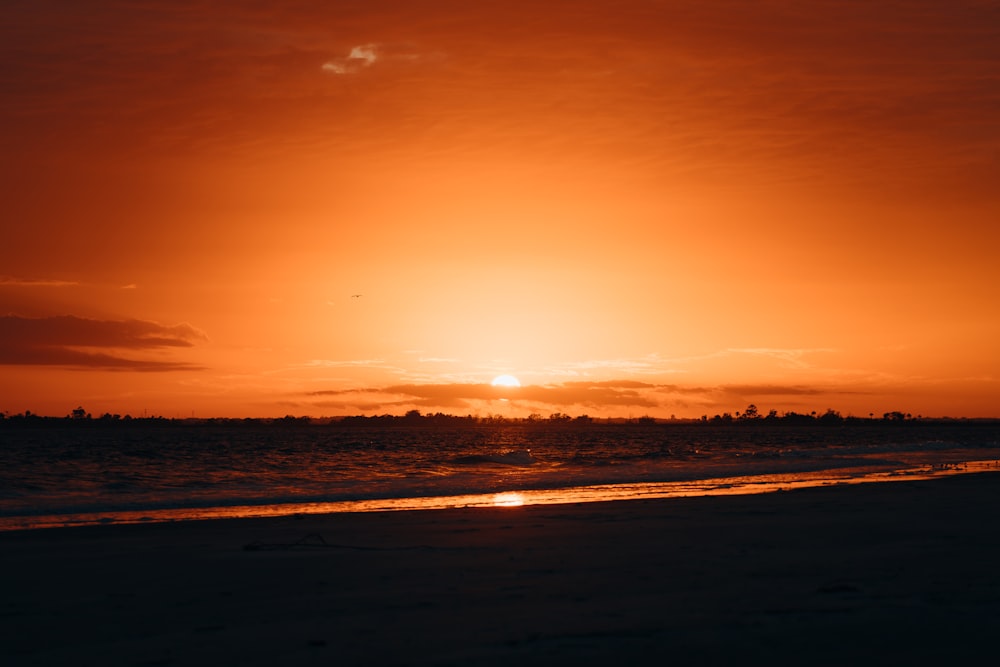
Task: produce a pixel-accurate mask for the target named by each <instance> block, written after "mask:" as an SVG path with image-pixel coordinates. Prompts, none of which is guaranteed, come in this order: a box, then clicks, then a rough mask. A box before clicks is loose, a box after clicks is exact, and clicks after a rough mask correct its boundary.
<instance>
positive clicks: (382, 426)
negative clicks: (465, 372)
mask: <svg viewBox="0 0 1000 667" xmlns="http://www.w3.org/2000/svg"><path fill="white" fill-rule="evenodd" d="M806 421H807V422H809V423H787V422H786V421H785V420H782V419H777V420H752V421H750V422H739V421H736V422H731V423H715V422H707V423H703V422H693V423H692V422H659V423H649V421H648V420H645V421H644V422H642V423H637V422H629V423H620V422H619V423H605V422H598V421H594V422H588V423H579V422H573V421H553V420H541V421H538V422H515V421H507V422H503V421H490V420H485V421H480V420H476V419H471V418H430V417H421V418H417V419H405V418H396V419H385V418H383V419H353V420H347V421H344V422H337V421H334V422H330V423H307V422H305V421H304V420H288V419H286V420H274V421H273V422H269V421H260V420H243V421H240V420H218V421H212V420H209V421H195V420H164V419H135V420H131V421H103V420H69V419H38V418H35V419H10V418H8V419H4V420H2V421H0V530H17V529H33V528H47V527H60V526H71V525H88V524H103V523H136V522H151V521H181V520H196V519H203V518H218V517H251V516H273V515H281V514H296V513H316V512H337V511H378V510H415V509H427V508H437V507H462V506H484V505H514V504H524V503H542V502H549V503H554V502H585V501H590V500H609V499H617V500H627V499H640V498H651V497H669V496H678V495H706V494H713V493H716V494H717V493H753V492H764V491H773V490H781V489H791V488H796V487H798V486H803V485H806V486H808V485H817V484H843V483H857V482H865V481H886V480H892V479H906V478H913V477H931V476H937V475H944V474H955V473H961V472H972V471H980V470H997V469H998V465H1000V464H998V462H997V461H998V459H1000V422H996V421H978V420H905V421H888V420H864V419H843V420H835V421H834V422H833V423H824V422H823V420H819V419H811V420H806ZM998 480H1000V478H998Z"/></svg>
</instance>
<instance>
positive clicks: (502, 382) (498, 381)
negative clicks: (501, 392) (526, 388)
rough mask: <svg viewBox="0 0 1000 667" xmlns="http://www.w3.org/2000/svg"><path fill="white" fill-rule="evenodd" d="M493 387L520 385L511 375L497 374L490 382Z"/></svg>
mask: <svg viewBox="0 0 1000 667" xmlns="http://www.w3.org/2000/svg"><path fill="white" fill-rule="evenodd" d="M490 384H491V385H493V386H494V387H520V386H521V383H520V381H518V379H517V378H516V377H514V376H513V375H498V376H496V377H495V378H493V382H490Z"/></svg>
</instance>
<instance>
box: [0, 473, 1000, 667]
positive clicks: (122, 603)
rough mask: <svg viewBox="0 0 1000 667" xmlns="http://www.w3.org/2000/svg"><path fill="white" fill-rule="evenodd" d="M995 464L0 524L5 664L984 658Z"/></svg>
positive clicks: (990, 605) (996, 578) (998, 576)
mask: <svg viewBox="0 0 1000 667" xmlns="http://www.w3.org/2000/svg"><path fill="white" fill-rule="evenodd" d="M998 489H1000V476H998V475H996V474H995V473H987V474H969V475H959V476H955V477H950V478H945V479H939V480H928V481H911V482H900V483H892V484H864V485H858V486H833V487H826V488H813V489H801V490H796V491H786V492H779V493H772V494H766V495H755V496H734V497H709V498H678V499H666V500H651V501H627V502H614V503H590V504H578V505H556V506H523V507H498V508H490V509H456V510H441V511H415V512H385V513H367V514H338V515H314V516H305V517H301V516H300V517H286V518H274V519H245V520H220V521H196V522H181V523H167V524H148V525H131V526H97V527H88V528H68V529H57V530H36V531H25V532H8V533H0V587H2V590H3V595H2V596H0V614H2V616H3V623H0V662H2V663H3V664H5V665H213V666H218V665H324V664H331V665H333V664H336V665H355V664H356V665H469V664H473V665H507V664H521V665H551V664H566V665H569V664H573V665H581V664H595V665H598V664H600V665H605V664H639V663H642V664H650V663H656V664H669V663H672V664H694V663H698V664H733V663H737V662H740V663H752V664H763V663H767V664H816V663H820V664H846V663H861V664H940V663H943V662H951V663H957V664H981V663H982V662H983V660H987V659H988V657H989V656H991V655H992V654H993V653H994V652H995V650H996V644H997V639H996V638H997V637H998V636H1000V520H998V518H997V517H998V514H1000V512H998V510H1000V494H998V493H997V491H998Z"/></svg>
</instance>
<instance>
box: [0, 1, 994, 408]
mask: <svg viewBox="0 0 1000 667" xmlns="http://www.w3.org/2000/svg"><path fill="white" fill-rule="evenodd" d="M219 4H220V3H210V2H182V1H178V0H172V1H170V2H168V1H166V0H164V1H162V2H160V1H154V0H151V1H149V2H143V3H133V4H130V3H124V7H123V6H119V3H115V2H110V1H104V0H97V1H94V2H88V3H79V2H74V1H71V0H49V1H38V0H30V1H29V0H13V1H11V2H5V3H4V8H3V9H2V10H0V56H2V58H3V62H4V64H5V66H4V67H3V69H2V70H0V100H2V104H0V170H2V173H0V176H2V179H3V180H2V183H3V186H2V187H3V201H4V211H3V219H4V225H3V234H2V237H3V238H2V242H0V411H4V412H7V413H9V414H13V413H18V412H23V411H24V410H31V411H32V412H36V413H41V414H51V415H64V414H67V413H69V411H70V410H72V409H73V408H75V407H76V406H77V405H82V406H84V407H85V408H86V409H87V410H89V411H91V412H92V413H94V414H100V413H103V412H113V413H121V414H125V413H131V414H133V415H140V414H143V413H144V412H148V413H149V414H163V415H165V416H190V415H192V414H195V415H197V416H281V415H285V414H296V415H313V416H322V415H339V414H381V413H396V414H401V413H402V412H404V411H406V410H408V409H411V408H414V407H416V408H418V409H420V410H422V411H425V412H435V411H439V410H440V411H443V412H450V413H455V414H468V413H472V414H482V415H486V414H493V413H502V414H507V415H512V416H516V415H526V414H528V413H530V412H538V413H541V414H543V415H548V414H550V413H552V412H556V411H559V412H567V413H570V414H582V413H587V414H590V415H593V416H607V415H628V414H632V415H639V414H650V415H654V416H662V417H669V416H670V415H677V416H678V417H698V416H701V415H702V414H709V415H711V414H715V413H719V412H722V411H735V410H742V409H743V408H744V407H746V405H747V404H748V403H751V402H752V403H755V404H757V405H758V406H759V407H760V408H761V409H762V410H763V411H766V410H768V409H771V408H774V409H777V410H779V412H782V411H786V410H795V411H799V412H810V411H812V410H818V411H824V410H825V409H827V408H834V409H837V410H840V411H842V412H843V413H844V414H855V415H867V414H868V413H869V412H874V413H876V414H881V413H883V412H886V411H890V410H901V411H904V412H910V413H912V414H914V415H916V414H923V415H929V416H943V415H949V416H1000V345H998V344H997V342H996V341H998V340H1000V297H998V293H997V288H998V285H1000V263H998V262H997V260H996V255H997V252H998V249H1000V224H998V223H1000V186H998V184H1000V6H998V5H997V4H996V3H989V2H976V1H973V0H966V1H959V2H949V3H941V2H938V1H936V0H935V1H933V2H932V1H930V0H925V1H914V2H880V3H871V2H867V1H864V2H863V1H861V0H857V1H846V2H820V1H808V0H807V1H806V2H791V0H771V1H765V2H757V3H745V2H737V1H736V0H733V1H725V2H720V1H708V2H696V1H695V0H688V1H680V2H653V1H649V0H627V1H626V2H606V3H597V2H594V3H579V2H546V3H537V2H521V1H515V2H511V1H507V0H505V1H504V2H499V1H498V2H479V3H467V2H408V1H405V0H394V1H386V2H378V1H376V2H370V1H369V2H337V3H329V2H319V1H305V0H303V1H302V2H286V3H280V6H278V7H271V6H269V5H272V4H276V3H258V2H244V3H226V4H225V7H224V8H222V7H220V6H219ZM233 5H243V6H244V8H234V7H233ZM355 294H361V295H363V296H361V297H352V295H355ZM501 373H510V374H513V375H515V376H517V377H518V378H519V379H520V380H521V383H522V384H523V385H525V386H524V387H522V389H521V390H519V391H518V392H516V394H511V395H510V396H509V398H510V400H508V401H501V400H499V398H500V397H499V396H498V395H497V393H496V391H495V390H492V389H490V388H489V387H488V386H486V385H488V383H489V381H490V380H491V379H492V378H493V377H494V376H496V375H498V374H501Z"/></svg>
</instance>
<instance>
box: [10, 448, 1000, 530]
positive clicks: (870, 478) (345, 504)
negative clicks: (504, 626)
mask: <svg viewBox="0 0 1000 667" xmlns="http://www.w3.org/2000/svg"><path fill="white" fill-rule="evenodd" d="M924 457H926V454H925V453H924V452H921V453H919V456H918V458H917V459H911V460H909V463H910V466H909V467H901V464H902V462H896V463H895V464H892V465H890V464H887V463H885V462H877V461H865V460H863V459H859V460H857V461H849V462H845V463H844V464H843V466H842V467H830V466H829V465H827V466H824V467H821V468H810V467H806V468H803V469H791V470H789V469H786V470H783V471H772V472H766V473H761V472H757V473H741V474H729V475H722V476H708V477H704V478H700V477H699V478H692V479H679V480H674V481H654V482H644V481H622V482H611V483H605V484H593V485H584V486H566V487H555V488H524V489H513V490H504V491H497V492H487V493H471V494H459V495H447V496H405V497H385V498H371V499H358V500H337V501H313V502H310V501H307V502H283V503H278V504H272V503H261V504H253V505H245V504H233V505H218V506H195V507H183V508H147V509H138V510H132V509H119V510H107V511H89V512H77V513H72V514H38V515H15V516H0V533H3V532H9V531H20V530H52V529H63V528H71V527H78V526H97V525H112V524H113V525H132V524H153V523H174V522H185V521H206V520H217V519H253V518H265V517H282V516H293V515H299V514H303V515H322V514H340V513H359V512H360V513H367V512H387V511H388V512H397V511H411V510H419V511H433V510H441V509H454V508H465V507H491V506H514V505H560V504H572V503H592V502H607V501H633V500H641V499H660V498H683V497H690V496H718V495H745V494H761V493H773V492H776V491H787V490H792V489H799V488H810V487H817V486H829V485H835V484H836V485H840V484H868V483H890V482H899V481H905V480H920V479H934V478H938V477H946V476H951V475H959V474H972V473H980V472H981V473H986V472H1000V460H998V459H995V458H990V459H977V460H966V458H965V457H962V458H958V459H940V458H939V457H934V458H933V459H930V460H924ZM918 460H920V461H922V462H921V463H920V464H919V465H915V464H916V463H917V461H918Z"/></svg>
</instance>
